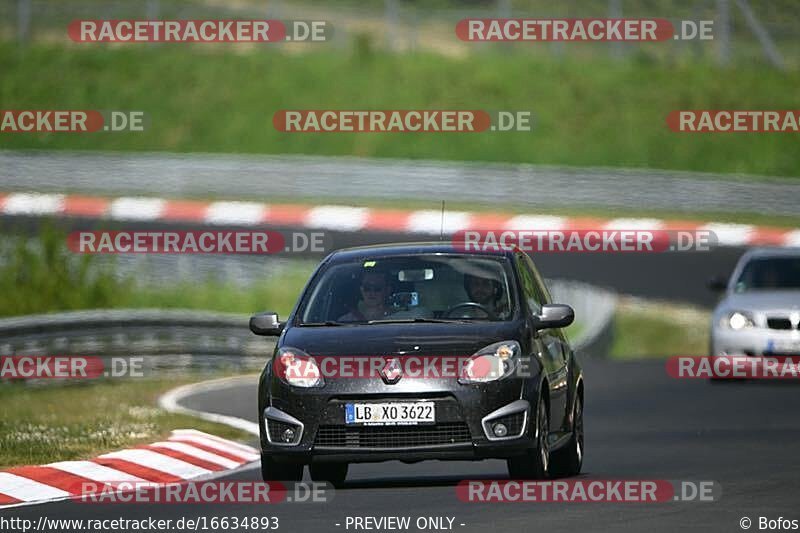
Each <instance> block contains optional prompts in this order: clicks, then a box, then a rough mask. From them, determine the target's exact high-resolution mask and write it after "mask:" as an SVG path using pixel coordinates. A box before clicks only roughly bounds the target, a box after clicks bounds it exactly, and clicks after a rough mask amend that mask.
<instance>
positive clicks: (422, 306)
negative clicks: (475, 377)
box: [298, 254, 514, 325]
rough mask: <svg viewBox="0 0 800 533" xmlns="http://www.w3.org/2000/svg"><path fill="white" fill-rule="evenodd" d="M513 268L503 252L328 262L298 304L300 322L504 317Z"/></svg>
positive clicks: (510, 309) (509, 308) (510, 301)
mask: <svg viewBox="0 0 800 533" xmlns="http://www.w3.org/2000/svg"><path fill="white" fill-rule="evenodd" d="M510 279H511V269H510V266H509V264H508V260H507V259H505V258H503V257H497V258H495V257H482V256H471V255H441V254H416V255H409V256H393V257H387V258H377V259H360V260H353V261H351V262H340V263H335V264H332V265H330V266H328V267H327V268H326V269H325V270H324V271H323V272H321V273H320V274H319V275H318V276H316V277H315V280H314V281H313V282H312V284H311V286H310V287H309V289H308V290H307V291H306V295H305V296H304V298H303V301H302V302H301V305H300V307H299V313H298V316H299V321H298V325H302V324H309V323H313V324H320V323H326V322H336V323H344V324H358V323H371V322H375V321H386V320H409V321H410V320H414V319H459V320H491V321H494V320H508V319H509V318H510V317H511V316H512V314H513V311H514V305H513V303H514V302H513V298H512V292H511V290H510V287H511V286H513V285H511V284H510V283H509V280H510Z"/></svg>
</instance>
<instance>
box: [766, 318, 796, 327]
mask: <svg viewBox="0 0 800 533" xmlns="http://www.w3.org/2000/svg"><path fill="white" fill-rule="evenodd" d="M767 327H768V328H769V329H792V321H791V320H789V319H788V318H784V317H768V318H767Z"/></svg>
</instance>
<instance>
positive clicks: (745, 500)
mask: <svg viewBox="0 0 800 533" xmlns="http://www.w3.org/2000/svg"><path fill="white" fill-rule="evenodd" d="M584 366H585V371H586V399H587V400H586V408H585V419H586V439H587V455H586V462H585V464H584V474H582V475H583V477H585V478H604V479H607V478H614V479H669V480H714V481H717V482H718V483H720V484H721V486H722V495H721V498H720V499H719V500H718V501H715V502H704V503H700V502H670V503H658V504H652V503H647V504H645V503H628V504H606V503H558V504H553V503H551V504H542V503H502V504H501V503H494V504H489V503H482V504H478V503H465V502H461V501H459V500H458V499H457V497H456V491H455V486H456V484H457V483H458V482H459V481H460V480H462V479H505V478H506V469H505V463H503V462H501V461H483V462H422V463H416V464H412V465H405V464H402V463H399V462H387V463H376V464H366V465H355V466H352V467H351V469H350V474H349V476H348V482H347V484H346V486H345V487H344V488H342V489H340V490H338V491H337V492H336V494H335V497H334V498H333V500H332V502H329V503H325V504H322V503H303V504H300V503H281V504H276V505H261V506H254V505H237V506H230V505H226V506H223V505H216V506H209V505H205V506H198V505H174V504H172V505H164V504H161V505H153V504H151V505H135V506H134V505H130V504H115V505H108V504H104V505H100V504H95V505H89V504H80V503H74V502H56V503H49V504H43V505H38V506H32V507H21V508H16V509H10V510H6V511H2V512H0V518H2V517H5V518H11V517H23V518H28V519H32V520H34V521H35V520H37V519H38V517H39V516H42V515H44V516H47V517H51V518H136V519H143V518H147V517H153V518H172V519H177V518H180V517H181V516H187V517H199V516H206V517H209V518H210V517H212V516H219V517H222V516H232V515H238V516H241V517H244V516H267V515H269V516H278V517H279V518H280V529H279V531H288V532H309V531H311V532H335V531H353V529H352V527H351V528H350V529H349V530H348V529H345V524H346V522H345V520H346V518H347V517H348V516H351V517H354V516H376V517H380V516H410V517H412V522H411V524H412V526H411V528H410V529H408V531H418V530H417V529H416V527H415V525H414V520H415V519H416V518H417V517H420V516H435V517H441V516H445V517H453V518H454V519H455V520H454V528H453V529H454V530H455V531H463V532H469V533H471V532H476V533H477V532H481V533H486V532H508V531H537V530H539V531H632V532H633V531H635V532H641V531H648V532H657V531H669V532H674V531H741V529H740V526H739V520H740V519H741V518H742V517H745V516H746V517H749V518H750V519H751V520H752V521H753V522H752V523H753V526H752V527H751V530H758V519H759V517H762V516H763V517H768V518H770V519H776V518H778V517H784V518H789V519H800V506H799V505H798V487H800V485H799V484H798V480H797V475H798V473H800V455H798V453H797V449H798V448H797V443H798V441H800V416H798V405H800V402H798V399H799V398H800V388H798V386H797V384H796V383H764V382H743V383H723V384H711V383H708V382H706V381H703V380H676V379H672V378H670V377H668V376H667V375H666V372H665V368H664V363H663V362H662V361H636V362H625V363H620V362H611V361H605V360H602V361H601V360H590V361H586V362H585V363H584ZM255 395H256V392H255V382H254V383H253V385H252V386H249V385H247V386H241V385H240V386H238V387H235V388H228V389H224V390H221V391H218V392H215V393H210V394H203V395H197V396H193V397H189V398H186V399H185V401H184V405H186V406H188V407H193V408H199V409H205V410H210V411H214V412H219V413H223V414H229V415H235V416H240V417H243V418H247V419H250V420H256V397H255ZM229 477H230V478H231V479H243V480H258V479H259V471H258V470H257V469H253V470H248V471H243V472H238V473H235V474H232V475H231V476H229ZM306 479H308V478H306ZM337 523H338V524H341V525H340V526H336V524H337ZM460 524H464V525H463V526H461V525H460Z"/></svg>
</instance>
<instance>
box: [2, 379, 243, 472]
mask: <svg viewBox="0 0 800 533" xmlns="http://www.w3.org/2000/svg"><path fill="white" fill-rule="evenodd" d="M188 382H190V381H189V379H187V378H183V379H181V380H173V381H167V380H137V379H130V380H120V381H111V380H108V381H101V382H96V383H80V384H72V385H53V386H46V387H33V386H29V385H24V384H7V383H4V384H2V385H0V405H1V406H2V407H0V467H9V466H14V465H36V464H43V463H48V462H53V461H68V460H75V459H85V458H90V457H94V456H96V455H98V454H100V453H103V452H108V451H112V450H117V449H120V448H124V447H129V446H132V445H136V444H141V443H148V442H155V441H157V440H160V439H162V438H164V437H167V436H168V435H169V433H170V431H171V430H173V429H185V428H192V429H198V430H200V431H205V432H208V433H212V434H214V435H218V436H221V437H225V438H230V439H234V440H242V441H247V440H250V439H252V437H251V436H249V435H247V434H245V433H243V432H241V431H239V430H236V429H233V428H230V427H228V426H224V425H221V424H214V423H211V422H205V421H203V420H198V419H196V418H194V417H190V416H186V415H177V414H172V413H168V412H166V411H163V410H162V409H159V408H157V407H156V400H157V398H158V396H159V395H160V394H162V393H164V392H166V391H167V390H169V389H171V388H172V387H176V386H178V385H181V384H183V383H188ZM78 407H79V408H78Z"/></svg>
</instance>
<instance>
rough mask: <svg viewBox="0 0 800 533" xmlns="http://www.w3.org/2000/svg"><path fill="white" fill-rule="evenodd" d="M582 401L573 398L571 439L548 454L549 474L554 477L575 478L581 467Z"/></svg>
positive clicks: (582, 444) (582, 437)
mask: <svg viewBox="0 0 800 533" xmlns="http://www.w3.org/2000/svg"><path fill="white" fill-rule="evenodd" d="M584 452H585V448H584V433H583V400H581V397H580V396H577V397H576V398H575V405H574V406H573V411H572V437H571V438H570V439H569V442H568V443H567V445H566V446H564V447H563V448H560V449H558V450H555V451H553V452H552V453H551V454H550V474H551V475H552V476H554V477H566V476H577V475H578V474H580V473H581V467H582V466H583V455H584Z"/></svg>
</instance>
